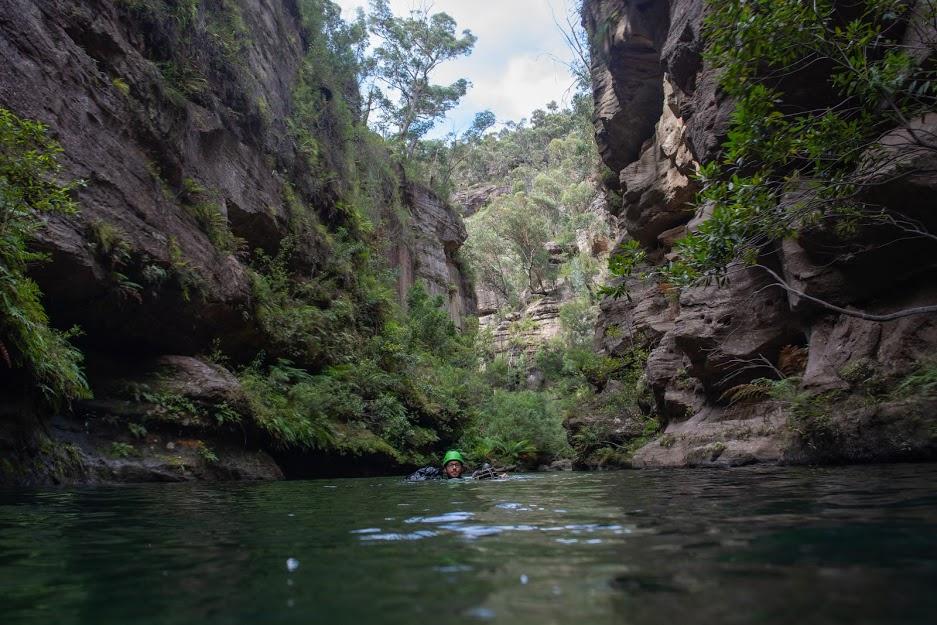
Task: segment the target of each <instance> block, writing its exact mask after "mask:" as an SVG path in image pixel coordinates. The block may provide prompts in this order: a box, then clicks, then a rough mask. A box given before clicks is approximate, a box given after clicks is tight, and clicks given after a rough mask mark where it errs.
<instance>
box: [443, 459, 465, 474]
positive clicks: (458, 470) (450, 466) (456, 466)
mask: <svg viewBox="0 0 937 625" xmlns="http://www.w3.org/2000/svg"><path fill="white" fill-rule="evenodd" d="M446 475H448V476H449V477H462V463H461V462H459V461H458V460H450V461H449V462H447V463H446Z"/></svg>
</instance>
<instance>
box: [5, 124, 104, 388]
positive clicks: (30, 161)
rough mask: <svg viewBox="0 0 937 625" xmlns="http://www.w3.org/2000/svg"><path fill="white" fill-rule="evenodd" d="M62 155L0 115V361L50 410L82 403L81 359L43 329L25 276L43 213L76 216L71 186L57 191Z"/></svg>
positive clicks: (33, 130) (37, 257)
mask: <svg viewBox="0 0 937 625" xmlns="http://www.w3.org/2000/svg"><path fill="white" fill-rule="evenodd" d="M61 151H62V149H61V147H59V145H58V144H57V143H56V142H55V141H53V140H52V139H50V138H49V137H48V136H47V134H46V127H45V126H43V125H42V124H41V123H39V122H34V121H29V120H24V119H20V118H19V117H16V116H15V115H13V113H11V112H10V111H8V110H6V109H3V108H0V360H2V361H3V362H4V363H5V364H6V365H7V366H9V367H17V368H22V369H24V370H25V371H26V372H27V374H28V376H29V377H30V378H31V379H32V380H33V381H34V382H35V385H36V387H37V388H38V389H39V392H40V394H41V396H42V398H43V399H44V400H45V401H46V402H47V403H48V404H51V405H59V404H61V403H63V402H68V401H70V400H72V399H77V398H82V397H88V396H89V395H90V389H89V388H88V384H87V381H86V380H85V376H84V372H83V370H82V360H83V358H82V355H81V353H80V352H79V351H78V350H77V349H75V348H74V347H73V346H72V345H71V344H70V343H69V339H70V338H72V337H74V336H75V335H77V334H78V330H77V329H72V330H70V331H68V332H61V331H59V330H56V329H55V328H52V327H51V326H50V325H49V318H48V316H47V315H46V312H45V310H44V308H43V306H42V302H41V297H42V293H41V292H40V290H39V286H38V285H37V284H36V283H35V282H34V281H33V280H31V279H30V278H29V277H27V275H26V269H27V266H28V265H29V264H30V263H34V262H37V261H42V260H46V256H45V255H43V254H40V253H38V252H36V251H34V250H31V249H30V247H29V241H30V240H31V239H32V237H33V236H34V235H35V233H36V232H37V231H38V230H39V229H40V228H41V227H42V224H43V222H42V218H41V216H40V215H41V214H43V213H47V214H50V213H59V214H74V213H75V212H77V210H78V208H77V206H76V205H75V203H74V201H73V200H72V199H71V195H70V194H71V192H72V191H73V190H74V189H75V188H76V187H77V186H78V183H77V182H72V183H67V184H64V185H63V184H57V183H56V182H54V180H55V179H56V177H57V176H58V175H59V172H60V169H61V167H60V165H59V163H58V161H57V157H58V155H59V154H60V153H61Z"/></svg>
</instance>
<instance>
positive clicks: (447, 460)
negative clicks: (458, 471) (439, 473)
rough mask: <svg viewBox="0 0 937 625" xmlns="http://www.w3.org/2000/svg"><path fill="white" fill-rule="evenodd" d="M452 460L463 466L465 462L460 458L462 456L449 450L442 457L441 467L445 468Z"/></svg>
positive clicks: (453, 450)
mask: <svg viewBox="0 0 937 625" xmlns="http://www.w3.org/2000/svg"><path fill="white" fill-rule="evenodd" d="M453 460H455V461H457V462H458V463H459V464H461V465H463V466H465V460H464V459H463V458H462V454H460V453H459V452H457V451H456V450H455V449H450V450H449V451H447V452H446V455H445V456H443V459H442V466H446V465H447V464H449V463H450V462H451V461H453Z"/></svg>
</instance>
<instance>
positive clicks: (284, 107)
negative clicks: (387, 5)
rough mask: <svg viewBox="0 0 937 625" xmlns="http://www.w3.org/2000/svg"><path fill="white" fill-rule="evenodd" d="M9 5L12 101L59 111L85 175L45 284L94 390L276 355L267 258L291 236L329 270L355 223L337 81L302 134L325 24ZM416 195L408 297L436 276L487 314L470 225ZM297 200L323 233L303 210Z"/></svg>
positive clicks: (8, 1) (460, 303) (64, 1)
mask: <svg viewBox="0 0 937 625" xmlns="http://www.w3.org/2000/svg"><path fill="white" fill-rule="evenodd" d="M187 7H188V8H187ZM0 16H2V17H0V61H2V62H3V65H4V68H5V69H4V71H3V74H2V76H0V106H3V107H5V108H8V109H10V110H11V111H13V112H14V113H15V114H16V115H19V116H21V117H24V118H30V119H36V120H39V121H41V122H43V123H45V124H46V125H47V126H48V127H49V129H50V134H51V135H52V136H53V137H54V138H55V139H56V140H57V141H58V142H59V143H60V144H61V146H62V148H63V153H62V155H61V157H60V162H61V163H62V164H63V166H64V168H63V177H67V178H68V179H81V180H83V181H84V184H83V185H82V186H81V188H80V189H79V190H78V192H77V198H76V199H77V202H78V204H79V207H80V213H79V214H78V215H77V216H72V217H59V216H55V217H52V218H50V219H49V220H48V223H47V227H46V228H45V229H44V230H43V232H42V233H41V240H40V241H39V245H40V246H41V247H42V249H44V250H45V251H47V252H48V253H49V255H50V258H51V261H50V262H47V263H43V264H40V265H37V266H36V268H35V272H34V276H33V277H34V278H35V280H36V281H37V282H38V284H39V286H40V288H41V289H42V291H43V293H44V295H45V305H46V309H47V311H48V312H49V316H50V318H51V320H52V322H53V324H55V325H56V326H58V327H62V328H67V327H70V326H72V325H78V326H80V327H81V329H82V331H83V336H82V337H81V339H80V343H79V345H80V347H81V349H82V350H83V351H84V352H85V353H86V354H87V355H88V359H89V364H90V365H91V366H90V369H89V375H90V383H91V386H92V387H93V388H94V389H95V390H97V389H99V388H106V387H107V386H108V384H109V383H110V381H112V379H113V377H114V376H115V375H116V376H117V377H121V376H123V377H130V378H132V377H133V375H132V372H131V371H129V370H128V367H125V366H122V365H117V366H113V362H114V361H115V360H116V361H117V362H118V363H119V362H122V361H123V362H127V363H128V364H129V365H133V366H136V365H141V366H142V368H143V369H147V368H150V369H155V368H158V366H157V365H158V363H159V362H161V361H160V359H161V358H163V357H165V356H167V355H170V356H174V357H191V356H194V355H196V354H200V353H206V352H207V351H209V350H210V349H211V348H212V345H213V344H214V345H215V346H216V347H218V346H220V347H221V348H222V349H224V350H225V351H226V352H228V353H230V354H234V355H236V356H237V357H239V358H240V359H242V361H245V360H249V359H250V358H252V354H256V353H257V352H258V351H261V350H264V349H265V348H266V347H267V340H268V339H267V337H266V336H265V335H264V331H263V330H262V328H261V327H260V323H259V322H258V319H257V314H256V310H255V306H256V304H257V302H256V298H255V297H254V294H253V293H252V283H251V278H250V273H249V271H248V264H249V259H250V254H251V253H252V252H253V251H254V250H256V249H261V250H264V251H265V252H266V254H268V255H271V256H272V255H275V254H276V253H277V251H278V249H279V248H280V245H281V241H282V240H283V239H284V238H285V237H287V236H288V235H289V236H291V237H292V238H293V239H295V240H294V241H293V245H294V246H295V249H296V252H295V254H294V257H293V259H292V262H293V263H294V264H295V265H296V267H295V270H296V271H298V272H305V273H306V274H307V275H310V276H314V275H315V274H316V272H317V271H318V270H319V268H320V267H321V266H323V264H324V263H325V259H324V257H325V256H327V255H328V248H327V247H325V246H324V245H323V244H322V236H321V232H323V231H324V229H333V228H341V227H343V226H344V225H345V223H344V222H345V220H346V219H347V216H346V214H345V213H344V212H343V208H342V203H343V201H344V195H345V194H346V192H347V184H348V183H347V181H346V180H343V179H342V172H343V171H344V169H343V168H346V167H347V165H345V164H343V163H344V162H345V161H347V155H346V154H345V153H344V152H343V150H344V149H345V148H344V147H343V146H342V145H340V144H339V143H338V142H337V141H335V142H332V143H330V142H329V135H328V124H329V123H334V119H333V118H330V117H329V116H330V115H332V114H333V112H332V111H331V110H330V109H329V107H330V106H331V105H330V103H331V102H333V99H334V97H333V96H334V95H335V94H333V93H332V89H333V88H334V87H331V86H328V85H325V84H321V85H319V84H312V85H309V84H305V85H303V87H304V88H307V89H311V90H312V91H315V92H316V93H317V97H319V100H320V102H321V103H322V104H321V109H322V110H319V111H316V112H315V114H317V115H319V116H320V117H319V119H320V128H319V129H318V131H319V132H320V135H319V136H317V137H316V139H317V140H318V142H317V143H316V142H315V141H313V142H310V143H312V144H313V145H312V147H311V148H310V147H309V146H308V145H303V142H302V141H300V140H297V133H296V129H295V128H293V127H291V121H290V120H291V118H292V116H294V114H295V113H296V109H297V104H296V100H295V98H296V95H295V94H296V90H297V89H298V85H299V83H300V74H301V65H302V63H303V60H304V56H305V55H306V53H307V51H308V50H309V48H310V45H311V44H312V43H314V42H313V41H312V38H314V37H316V36H319V34H317V33H314V32H310V30H309V29H308V28H307V27H306V26H304V24H303V18H302V15H301V11H300V9H299V7H298V5H297V2H296V1H295V0H237V1H236V2H231V1H227V0H225V1H221V0H217V1H212V0H209V1H208V2H202V3H170V2H163V1H162V0H122V1H120V2H110V1H99V0H49V1H48V2H39V3H37V2H32V1H30V0H0ZM350 97H355V96H354V95H352V96H350ZM323 128H325V130H323ZM310 154H313V155H314V157H310ZM384 156H385V157H386V156H387V155H386V154H385V155H384ZM323 170H325V171H323ZM329 170H331V172H332V173H330V172H329ZM399 191H400V196H401V197H402V198H403V204H404V208H405V209H406V212H407V215H405V216H403V217H402V218H401V219H402V220H403V222H404V223H403V226H402V229H404V230H409V231H411V232H412V233H414V236H411V237H404V238H402V240H399V241H397V242H395V245H396V247H395V248H394V252H393V253H388V254H387V255H388V257H389V258H390V259H391V262H392V264H394V265H396V266H397V267H398V268H399V274H400V276H401V278H400V289H399V292H400V299H401V302H403V301H404V300H405V297H406V292H407V290H408V289H409V287H410V286H412V284H413V282H414V281H415V280H423V281H424V282H426V284H427V286H428V289H429V290H430V291H431V292H432V293H439V294H443V295H444V296H445V298H446V300H447V302H448V305H449V310H450V311H451V314H452V316H453V318H454V319H455V320H456V321H457V322H458V323H461V321H462V319H463V318H464V316H465V315H467V314H471V313H472V312H473V310H474V300H473V297H472V289H471V288H470V286H469V285H468V282H467V279H466V277H465V275H464V274H463V272H462V270H461V267H460V265H459V263H458V261H457V252H458V249H459V247H460V245H461V244H462V242H463V241H464V239H465V228H464V226H463V224H462V222H461V218H460V217H459V216H458V214H457V213H456V212H455V211H454V210H453V209H452V208H451V207H449V206H448V205H446V204H445V203H444V202H440V201H439V200H438V199H436V198H435V197H434V196H432V194H431V193H429V192H428V191H426V190H424V189H422V188H420V187H419V186H418V185H413V184H409V183H402V187H401V189H400V190H399ZM300 205H301V206H302V207H306V208H304V210H309V211H311V215H312V217H310V218H309V219H311V220H312V221H313V222H315V223H318V224H321V225H322V228H319V230H317V229H316V228H315V227H307V226H308V224H306V225H304V224H303V223H302V220H300V219H298V218H297V206H300ZM381 208H382V207H377V209H378V210H381ZM385 208H386V207H385ZM309 219H307V221H308V220H309ZM98 362H100V363H103V364H102V365H101V366H97V365H96V363H98ZM115 370H116V373H115ZM14 394H15V391H14ZM99 395H100V394H99ZM6 403H7V406H8V407H9V406H13V405H14V404H13V403H11V402H6ZM11 410H12V412H13V413H14V414H15V413H16V412H17V410H18V409H17V408H12V409H11ZM0 438H3V437H0Z"/></svg>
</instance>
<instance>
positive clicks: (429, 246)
mask: <svg viewBox="0 0 937 625" xmlns="http://www.w3.org/2000/svg"><path fill="white" fill-rule="evenodd" d="M404 191H405V192H404V197H405V203H406V205H407V207H408V208H409V210H410V214H411V216H412V224H411V228H410V232H408V233H407V234H406V236H404V237H401V238H399V239H397V240H395V241H388V245H389V257H390V259H391V264H392V265H393V266H394V267H395V268H396V269H397V272H398V273H397V292H398V297H399V299H400V301H401V303H403V304H405V303H406V299H407V293H408V292H409V291H410V288H411V287H412V286H413V285H414V283H415V282H416V281H417V280H419V281H421V282H422V283H423V284H424V285H425V286H426V290H427V291H428V292H429V293H430V295H439V296H442V298H443V301H444V302H446V304H447V307H448V309H449V315H450V316H451V317H452V320H453V321H454V322H455V324H456V326H457V327H459V328H462V326H463V324H464V322H465V319H466V317H468V316H470V315H474V314H475V308H476V303H475V290H474V287H473V285H472V284H471V282H470V281H469V280H468V277H467V274H466V272H465V270H464V269H463V267H462V261H461V260H460V259H459V256H458V252H459V248H460V247H462V244H463V243H464V242H465V239H466V238H467V237H468V233H467V232H466V230H465V223H464V222H463V221H462V217H461V216H460V215H459V214H458V213H457V212H456V210H455V209H454V208H453V207H452V205H450V204H449V203H448V202H446V201H444V200H442V199H440V198H439V197H438V196H437V195H436V194H435V193H433V192H432V191H430V190H429V189H426V188H424V187H421V186H419V185H414V184H407V185H406V186H405V189H404Z"/></svg>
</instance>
